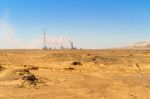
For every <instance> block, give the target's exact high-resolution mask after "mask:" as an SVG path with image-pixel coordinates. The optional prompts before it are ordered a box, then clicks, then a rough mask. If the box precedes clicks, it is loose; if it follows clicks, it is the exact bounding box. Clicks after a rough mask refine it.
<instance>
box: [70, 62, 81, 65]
mask: <svg viewBox="0 0 150 99" xmlns="http://www.w3.org/2000/svg"><path fill="white" fill-rule="evenodd" d="M71 65H82V63H81V62H72V63H71Z"/></svg>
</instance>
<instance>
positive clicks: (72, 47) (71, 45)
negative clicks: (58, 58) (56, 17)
mask: <svg viewBox="0 0 150 99" xmlns="http://www.w3.org/2000/svg"><path fill="white" fill-rule="evenodd" d="M69 43H70V48H71V49H74V45H73V42H72V41H69Z"/></svg>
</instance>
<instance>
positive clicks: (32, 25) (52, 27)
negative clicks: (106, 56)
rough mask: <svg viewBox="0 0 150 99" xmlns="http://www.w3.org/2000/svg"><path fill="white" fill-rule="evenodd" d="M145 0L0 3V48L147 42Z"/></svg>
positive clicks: (148, 28) (149, 27) (149, 19)
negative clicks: (65, 42) (44, 42)
mask: <svg viewBox="0 0 150 99" xmlns="http://www.w3.org/2000/svg"><path fill="white" fill-rule="evenodd" d="M149 5H150V1H148V0H0V48H41V47H42V38H43V29H46V30H47V31H46V33H47V35H48V38H49V39H50V42H51V43H50V44H54V43H57V44H58V45H60V44H61V43H62V41H61V38H62V37H65V38H66V39H70V40H72V41H74V43H75V46H76V47H78V48H94V49H95V48H114V47H123V46H127V45H128V44H130V43H134V42H137V41H149V40H150V13H149V10H150V6H149Z"/></svg>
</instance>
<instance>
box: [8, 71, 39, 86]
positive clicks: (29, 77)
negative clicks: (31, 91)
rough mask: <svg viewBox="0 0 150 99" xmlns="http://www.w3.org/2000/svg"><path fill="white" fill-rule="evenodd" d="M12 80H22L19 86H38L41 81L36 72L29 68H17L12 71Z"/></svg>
mask: <svg viewBox="0 0 150 99" xmlns="http://www.w3.org/2000/svg"><path fill="white" fill-rule="evenodd" d="M9 78H10V79H11V80H18V81H20V82H21V83H20V85H19V87H29V86H36V85H37V84H38V83H39V82H41V81H40V79H38V78H37V77H36V76H35V75H34V74H32V73H31V72H30V71H29V70H28V69H17V70H14V71H12V72H11V73H10V77H9Z"/></svg>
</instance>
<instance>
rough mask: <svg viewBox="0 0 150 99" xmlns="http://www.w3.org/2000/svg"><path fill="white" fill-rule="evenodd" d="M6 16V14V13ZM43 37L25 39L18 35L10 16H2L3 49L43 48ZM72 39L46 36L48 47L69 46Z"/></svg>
mask: <svg viewBox="0 0 150 99" xmlns="http://www.w3.org/2000/svg"><path fill="white" fill-rule="evenodd" d="M5 16H6V15H5ZM7 17H8V15H7ZM42 41H43V37H39V38H35V39H32V40H31V41H26V40H23V39H21V38H19V37H17V36H16V34H15V27H14V26H13V25H12V24H11V22H10V21H9V19H8V18H5V17H4V18H0V48H3V49H38V48H42V43H43V42H42ZM69 41H70V39H69V38H67V37H65V36H60V37H54V36H48V35H47V36H46V43H47V46H48V47H51V48H57V49H58V48H60V47H61V46H63V47H65V48H69V47H70V44H69Z"/></svg>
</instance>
